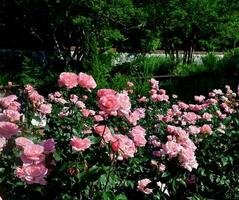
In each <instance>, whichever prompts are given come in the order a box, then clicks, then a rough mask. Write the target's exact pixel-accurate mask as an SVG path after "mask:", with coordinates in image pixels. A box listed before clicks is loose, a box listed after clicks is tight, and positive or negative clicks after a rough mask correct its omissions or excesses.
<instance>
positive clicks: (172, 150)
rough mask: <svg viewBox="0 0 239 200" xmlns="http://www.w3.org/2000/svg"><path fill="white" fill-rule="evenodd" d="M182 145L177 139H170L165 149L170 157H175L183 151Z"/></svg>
mask: <svg viewBox="0 0 239 200" xmlns="http://www.w3.org/2000/svg"><path fill="white" fill-rule="evenodd" d="M181 149H182V147H181V145H180V144H178V143H176V142H175V141H173V140H172V141H168V142H166V144H165V145H164V146H163V150H164V151H165V152H166V153H167V154H168V155H169V157H170V158H172V157H175V156H177V155H178V153H179V152H180V151H181Z"/></svg>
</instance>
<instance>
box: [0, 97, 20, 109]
mask: <svg viewBox="0 0 239 200" xmlns="http://www.w3.org/2000/svg"><path fill="white" fill-rule="evenodd" d="M15 100H17V96H16V95H9V96H6V97H3V98H0V105H1V106H2V107H4V108H8V107H9V105H10V104H11V103H12V102H14V101H15Z"/></svg>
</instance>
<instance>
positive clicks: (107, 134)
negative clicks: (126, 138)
mask: <svg viewBox="0 0 239 200" xmlns="http://www.w3.org/2000/svg"><path fill="white" fill-rule="evenodd" d="M94 131H95V132H96V133H97V134H98V135H100V136H102V137H103V138H104V142H106V143H107V142H109V141H111V140H112V138H113V136H112V134H111V131H110V129H109V128H108V127H107V126H105V125H100V126H95V127H94Z"/></svg>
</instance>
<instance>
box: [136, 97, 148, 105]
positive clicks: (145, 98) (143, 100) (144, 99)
mask: <svg viewBox="0 0 239 200" xmlns="http://www.w3.org/2000/svg"><path fill="white" fill-rule="evenodd" d="M147 101H148V99H147V97H145V96H143V97H141V98H139V99H138V102H143V103H144V102H147Z"/></svg>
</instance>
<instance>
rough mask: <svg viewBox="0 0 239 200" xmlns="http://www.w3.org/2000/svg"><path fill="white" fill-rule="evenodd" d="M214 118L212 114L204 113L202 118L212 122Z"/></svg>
mask: <svg viewBox="0 0 239 200" xmlns="http://www.w3.org/2000/svg"><path fill="white" fill-rule="evenodd" d="M212 117H213V116H212V114H209V113H204V114H203V115H202V118H203V119H205V120H207V121H212Z"/></svg>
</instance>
